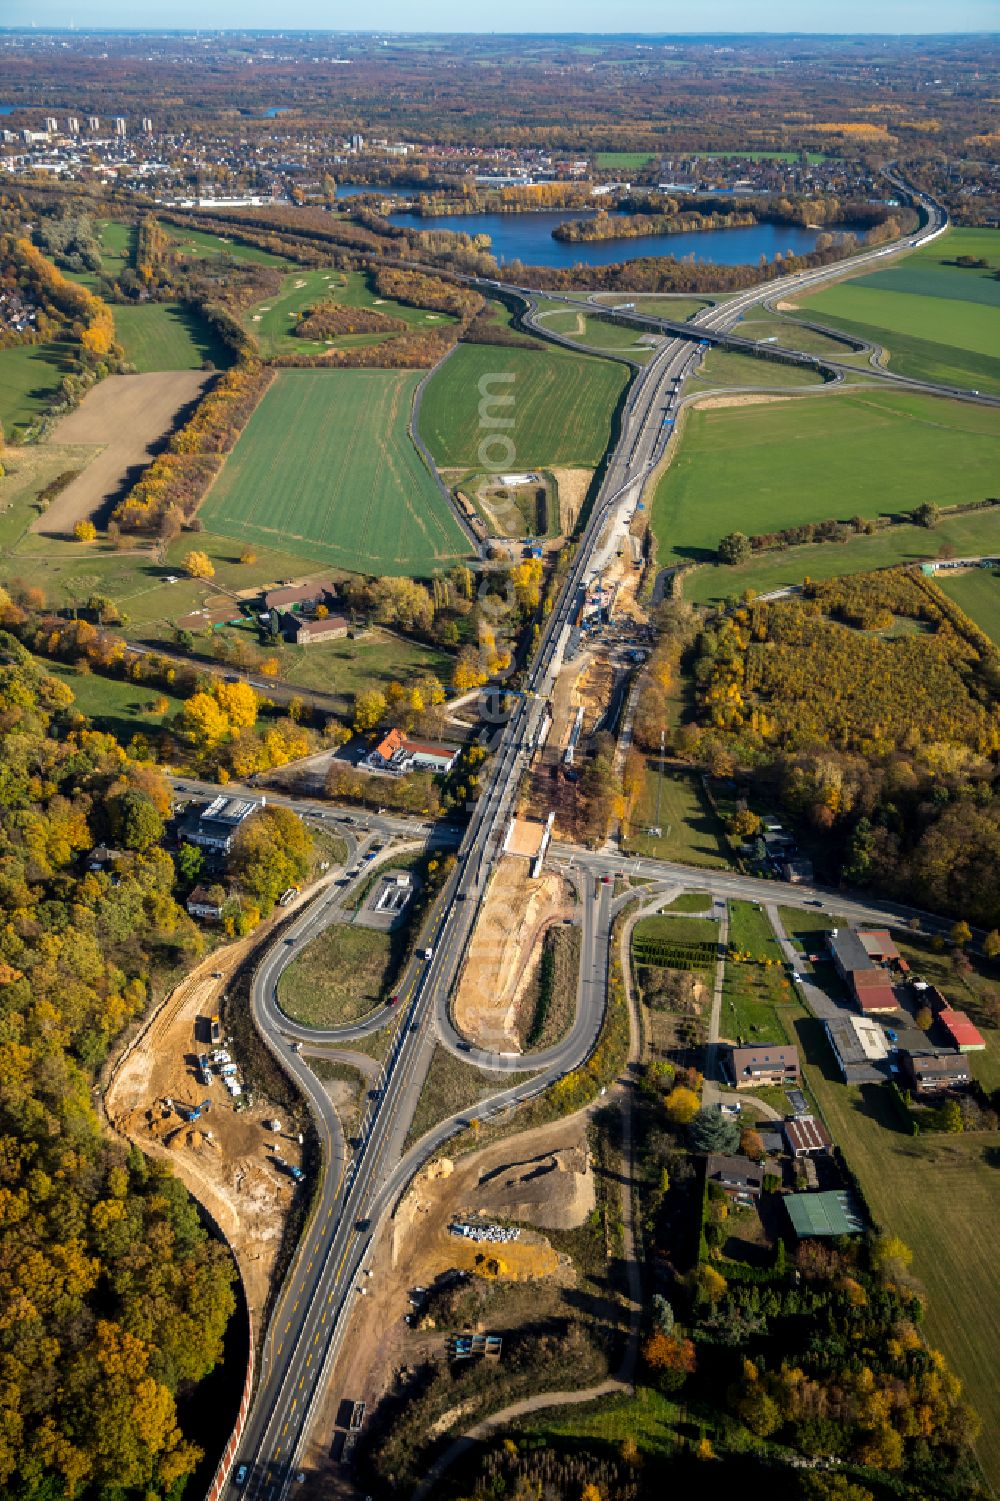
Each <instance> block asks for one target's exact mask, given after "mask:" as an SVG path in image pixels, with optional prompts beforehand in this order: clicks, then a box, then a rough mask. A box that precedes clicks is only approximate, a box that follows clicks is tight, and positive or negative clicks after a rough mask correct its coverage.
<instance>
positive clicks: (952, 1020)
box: [938, 1006, 986, 1049]
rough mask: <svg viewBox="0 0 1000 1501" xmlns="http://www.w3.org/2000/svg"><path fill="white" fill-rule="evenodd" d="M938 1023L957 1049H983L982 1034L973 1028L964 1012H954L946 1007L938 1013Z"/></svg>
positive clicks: (984, 1044)
mask: <svg viewBox="0 0 1000 1501" xmlns="http://www.w3.org/2000/svg"><path fill="white" fill-rule="evenodd" d="M938 1021H939V1022H940V1023H941V1025H942V1026H943V1027H944V1029H945V1031H946V1032H947V1033H948V1036H949V1037H950V1038H951V1040H952V1042H953V1043H954V1044H955V1046H956V1047H957V1048H976V1049H979V1048H984V1047H985V1046H986V1043H985V1041H984V1039H983V1036H982V1033H981V1032H980V1031H979V1030H978V1028H976V1027H974V1026H973V1024H972V1022H970V1020H969V1018H968V1017H967V1016H966V1014H965V1012H964V1011H954V1010H953V1009H952V1008H951V1007H950V1006H946V1007H945V1009H944V1010H943V1011H939V1012H938Z"/></svg>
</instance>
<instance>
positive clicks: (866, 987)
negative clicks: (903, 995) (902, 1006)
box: [851, 973, 899, 1011]
mask: <svg viewBox="0 0 1000 1501" xmlns="http://www.w3.org/2000/svg"><path fill="white" fill-rule="evenodd" d="M851 979H852V980H854V981H855V986H854V991H855V995H856V996H857V999H858V1005H859V1006H860V1007H861V1009H862V1011H895V1010H896V1009H897V1007H898V1006H899V1001H898V1000H897V999H896V992H895V991H894V990H893V988H892V986H891V985H890V983H889V981H888V980H886V979H879V980H876V981H874V982H872V981H866V982H865V983H864V984H863V985H858V984H857V983H856V976H855V975H854V974H853V973H852V975H851Z"/></svg>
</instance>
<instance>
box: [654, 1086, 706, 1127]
mask: <svg viewBox="0 0 1000 1501" xmlns="http://www.w3.org/2000/svg"><path fill="white" fill-rule="evenodd" d="M700 1103H701V1102H700V1100H699V1099H698V1096H697V1095H696V1094H695V1092H694V1090H693V1089H688V1088H686V1087H685V1086H684V1085H683V1084H678V1085H677V1086H676V1087H675V1088H674V1089H672V1090H671V1091H670V1093H669V1094H668V1095H667V1098H666V1099H665V1100H664V1102H663V1108H664V1110H665V1111H666V1114H667V1119H668V1120H669V1121H670V1123H671V1125H673V1126H686V1125H687V1124H688V1123H689V1121H691V1120H693V1119H694V1117H695V1116H696V1115H697V1114H698V1109H699V1106H700Z"/></svg>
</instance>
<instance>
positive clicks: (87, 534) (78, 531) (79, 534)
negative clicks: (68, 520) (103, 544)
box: [73, 521, 97, 542]
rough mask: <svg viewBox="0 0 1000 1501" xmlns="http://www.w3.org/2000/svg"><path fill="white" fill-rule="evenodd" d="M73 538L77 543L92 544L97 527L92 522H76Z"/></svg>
mask: <svg viewBox="0 0 1000 1501" xmlns="http://www.w3.org/2000/svg"><path fill="white" fill-rule="evenodd" d="M73 536H74V537H75V538H76V540H77V541H78V542H93V540H94V538H95V537H96V536H97V527H96V526H95V525H94V523H93V522H92V521H78V522H77V523H76V526H74V528H73Z"/></svg>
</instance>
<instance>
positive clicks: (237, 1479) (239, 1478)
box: [233, 1465, 250, 1485]
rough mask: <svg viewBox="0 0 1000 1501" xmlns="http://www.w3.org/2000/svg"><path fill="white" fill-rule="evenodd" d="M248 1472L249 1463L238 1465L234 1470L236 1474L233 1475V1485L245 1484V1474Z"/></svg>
mask: <svg viewBox="0 0 1000 1501" xmlns="http://www.w3.org/2000/svg"><path fill="white" fill-rule="evenodd" d="M249 1473H250V1467H249V1465H240V1466H239V1468H238V1469H237V1471H236V1474H235V1475H234V1476H233V1484H234V1485H246V1481H247V1476H248V1475H249Z"/></svg>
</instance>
